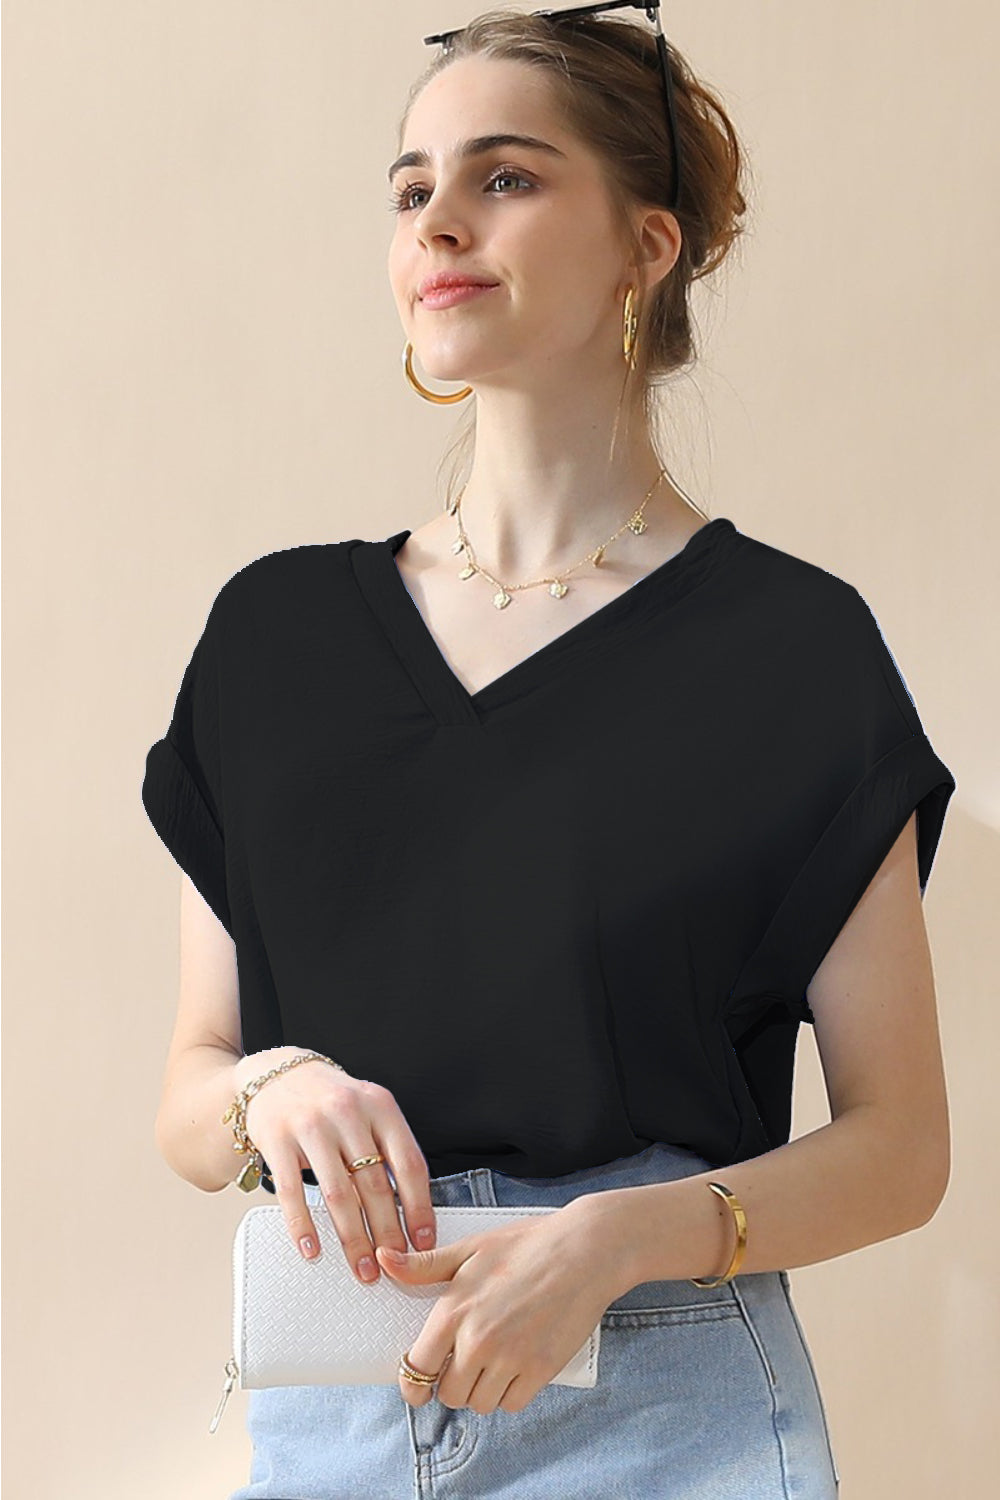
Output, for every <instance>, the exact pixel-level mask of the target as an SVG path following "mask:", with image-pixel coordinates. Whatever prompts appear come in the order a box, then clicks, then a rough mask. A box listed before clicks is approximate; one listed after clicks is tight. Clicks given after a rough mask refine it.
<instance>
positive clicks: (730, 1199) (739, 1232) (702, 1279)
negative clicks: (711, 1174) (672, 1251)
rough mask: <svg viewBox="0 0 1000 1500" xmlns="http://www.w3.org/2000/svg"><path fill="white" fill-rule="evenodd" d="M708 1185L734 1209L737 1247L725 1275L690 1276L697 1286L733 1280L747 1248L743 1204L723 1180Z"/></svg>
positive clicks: (745, 1217)
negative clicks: (712, 1276) (713, 1277)
mask: <svg viewBox="0 0 1000 1500" xmlns="http://www.w3.org/2000/svg"><path fill="white" fill-rule="evenodd" d="M707 1186H708V1187H710V1188H711V1189H712V1192H713V1193H718V1195H719V1197H720V1198H723V1199H724V1200H725V1202H726V1203H728V1204H729V1207H730V1208H731V1209H732V1211H733V1218H734V1219H735V1220H736V1249H735V1250H734V1251H733V1258H732V1260H731V1261H730V1262H729V1268H728V1270H727V1271H726V1274H725V1275H724V1276H717V1277H715V1279H714V1280H713V1279H712V1278H711V1277H707V1276H690V1277H689V1278H688V1280H689V1281H691V1282H693V1283H694V1285H695V1286H722V1284H723V1282H726V1281H732V1279H733V1277H734V1276H735V1275H736V1272H737V1271H738V1270H739V1268H740V1266H741V1265H742V1263H743V1257H744V1255H745V1254H746V1249H747V1216H746V1214H745V1213H744V1212H743V1205H742V1204H741V1203H740V1201H739V1199H738V1198H737V1196H736V1194H735V1193H733V1192H731V1191H730V1190H729V1188H727V1187H725V1186H724V1185H723V1184H722V1183H721V1182H710V1183H708V1184H707Z"/></svg>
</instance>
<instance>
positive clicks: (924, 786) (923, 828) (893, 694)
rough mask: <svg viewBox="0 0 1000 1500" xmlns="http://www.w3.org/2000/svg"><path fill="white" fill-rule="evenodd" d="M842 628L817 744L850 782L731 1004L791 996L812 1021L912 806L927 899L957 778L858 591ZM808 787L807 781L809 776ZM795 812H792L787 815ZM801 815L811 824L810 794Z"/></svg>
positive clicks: (801, 1015)
mask: <svg viewBox="0 0 1000 1500" xmlns="http://www.w3.org/2000/svg"><path fill="white" fill-rule="evenodd" d="M850 594H851V595H852V596H853V598H854V600H855V601H856V603H855V605H854V606H853V607H852V609H851V611H850V614H849V618H848V622H847V628H846V629H845V632H844V636H843V640H842V643H841V650H842V652H843V653H849V660H848V666H847V668H846V670H845V673H844V676H843V679H842V681H843V692H842V696H841V698H840V699H838V704H837V709H838V712H837V719H836V728H835V729H834V730H833V731H831V732H830V739H829V743H827V742H824V744H823V745H822V746H821V747H818V749H817V755H818V757H820V763H821V762H822V757H824V756H825V757H827V759H828V761H829V764H830V767H831V772H830V775H831V779H833V778H834V777H835V778H836V783H837V784H838V785H840V784H844V785H846V786H848V787H849V790H848V791H847V793H846V795H845V796H844V798H843V800H842V801H841V802H840V803H839V805H838V806H837V808H836V811H835V812H834V813H833V816H832V817H830V818H829V820H828V821H826V822H825V824H823V825H822V826H821V827H819V829H818V831H816V832H815V833H814V835H813V837H812V838H811V839H810V842H809V845H808V847H807V848H806V849H805V852H804V855H803V857H802V858H801V860H800V861H799V862H798V865H797V868H796V869H795V871H794V873H793V875H792V878H791V880H790V882H789V883H788V884H787V886H786V888H785V890H784V893H783V895H782V896H781V897H780V899H779V901H778V904H777V907H776V910H775V911H774V914H773V917H772V918H771V920H770V922H769V924H768V926H767V928H766V930H765V932H764V935H763V937H762V939H761V940H760V943H759V944H758V946H757V948H756V949H755V951H754V952H753V953H752V955H751V956H750V958H749V959H748V960H747V962H746V963H745V964H744V966H743V968H742V970H741V972H740V976H739V979H738V981H737V985H736V987H735V989H734V991H733V994H732V996H731V1009H732V1010H733V1011H736V1010H738V1009H740V1008H741V1007H744V1008H745V1007H746V1006H747V1005H748V1003H749V1002H750V1000H751V997H754V996H757V997H764V996H767V997H771V998H772V999H780V1000H783V1001H784V1002H785V1005H786V1006H787V1009H788V1011H789V1012H790V1013H791V1014H792V1015H793V1016H797V1017H798V1019H799V1020H802V1021H805V1022H808V1023H813V1022H814V1020H815V1017H814V1016H813V1013H812V1010H811V1009H810V1007H809V1004H808V1001H807V999H806V995H805V991H806V988H807V986H808V985H809V983H810V981H811V980H812V977H813V975H814V974H815V973H816V970H817V969H818V968H819V966H820V964H821V962H822V961H823V959H824V957H825V956H826V954H827V952H828V951H829V949H830V948H831V947H832V945H833V943H834V940H835V939H836V937H837V936H838V934H839V932H840V931H841V929H842V928H843V926H844V925H845V923H846V922H847V920H848V918H849V917H850V915H851V913H852V912H853V910H854V908H855V906H856V905H857V903H858V901H859V900H860V899H861V897H862V895H863V894H864V892H865V890H866V888H867V887H868V885H869V884H870V882H871V881H872V879H873V878H874V876H875V874H876V873H877V871H878V869H879V867H880V866H881V864H882V862H883V860H884V859H885V857H886V855H887V854H888V853H889V851H890V849H891V848H892V846H893V844H894V843H895V841H896V839H897V838H898V837H899V835H900V834H901V833H902V831H903V829H904V828H905V826H906V824H907V822H908V821H909V819H910V817H911V815H912V814H913V812H914V811H916V814H917V824H916V833H917V865H918V871H919V882H920V894H921V897H922V896H923V895H924V892H925V890H926V887H927V882H928V880H929V878H930V873H931V867H932V865H933V863H934V857H935V854H936V852H937V848H938V844H939V842H940V839H941V832H942V829H943V826H944V819H945V813H946V811H947V807H948V803H949V800H950V798H951V795H952V793H953V792H954V790H955V779H954V777H953V775H952V773H951V771H950V770H949V769H948V767H947V766H946V765H945V763H944V762H943V761H942V760H941V758H940V756H939V755H938V754H937V753H936V751H935V750H934V748H933V746H932V744H931V742H930V740H929V738H928V736H927V733H926V731H925V729H924V726H923V724H922V723H921V721H920V717H919V715H918V712H917V706H916V703H915V701H914V699H913V696H912V694H911V693H910V691H909V688H908V687H907V685H906V681H905V679H904V677H903V675H902V673H901V671H900V669H899V667H898V665H897V662H896V659H895V657H894V656H893V654H892V652H891V651H890V649H889V647H888V645H887V643H886V641H885V638H884V636H883V634H882V631H881V629H880V627H879V625H878V622H877V620H876V619H875V616H874V614H873V613H872V611H871V610H870V608H869V606H868V605H867V604H866V602H865V601H864V599H862V597H861V595H860V594H858V593H857V591H856V590H855V589H853V588H851V589H850ZM803 785H806V782H803ZM794 811H795V809H794V808H790V809H788V814H789V817H791V816H792V815H793V814H794ZM801 814H802V822H803V825H804V826H805V827H807V828H808V827H811V826H814V825H811V824H810V807H809V805H808V799H805V800H804V805H803V807H802V809H801Z"/></svg>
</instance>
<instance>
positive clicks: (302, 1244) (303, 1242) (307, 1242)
mask: <svg viewBox="0 0 1000 1500" xmlns="http://www.w3.org/2000/svg"><path fill="white" fill-rule="evenodd" d="M299 1249H300V1250H301V1251H302V1254H303V1255H305V1256H306V1257H307V1258H308V1257H309V1256H311V1255H315V1254H316V1243H315V1241H314V1240H313V1237H312V1235H311V1234H304V1235H303V1236H302V1238H301V1239H300V1240H299Z"/></svg>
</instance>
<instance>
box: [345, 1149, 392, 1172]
mask: <svg viewBox="0 0 1000 1500" xmlns="http://www.w3.org/2000/svg"><path fill="white" fill-rule="evenodd" d="M379 1161H385V1157H384V1156H383V1155H382V1154H381V1152H379V1151H376V1152H375V1154H374V1156H359V1157H358V1158H357V1160H356V1161H352V1162H351V1163H350V1164H349V1166H348V1168H347V1170H348V1171H349V1172H359V1171H360V1170H361V1168H362V1167H373V1166H374V1165H375V1163H376V1162H379Z"/></svg>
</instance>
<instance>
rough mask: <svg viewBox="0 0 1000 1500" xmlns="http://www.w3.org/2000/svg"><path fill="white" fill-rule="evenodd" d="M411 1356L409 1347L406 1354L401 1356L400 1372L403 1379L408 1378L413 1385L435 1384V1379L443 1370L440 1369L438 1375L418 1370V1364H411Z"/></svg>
mask: <svg viewBox="0 0 1000 1500" xmlns="http://www.w3.org/2000/svg"><path fill="white" fill-rule="evenodd" d="M409 1356H410V1351H409V1349H407V1351H406V1353H405V1354H401V1355H400V1356H399V1373H400V1375H402V1376H403V1379H404V1380H408V1381H409V1382H410V1383H411V1385H433V1384H434V1382H435V1380H437V1379H438V1377H439V1376H440V1374H441V1371H440V1370H439V1371H438V1373H437V1375H428V1374H427V1373H426V1371H424V1370H418V1369H417V1367H416V1365H411V1364H410V1358H409Z"/></svg>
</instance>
